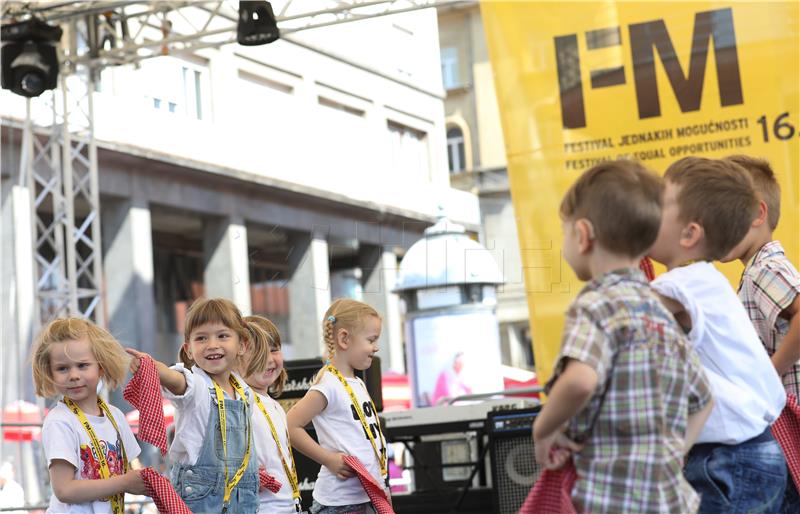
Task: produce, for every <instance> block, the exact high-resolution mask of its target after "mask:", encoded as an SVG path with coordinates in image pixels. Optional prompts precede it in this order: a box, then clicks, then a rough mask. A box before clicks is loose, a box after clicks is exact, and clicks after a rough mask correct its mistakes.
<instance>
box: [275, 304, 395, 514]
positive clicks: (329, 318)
mask: <svg viewBox="0 0 800 514" xmlns="http://www.w3.org/2000/svg"><path fill="white" fill-rule="evenodd" d="M322 328H323V332H324V340H325V346H326V347H327V350H328V361H327V364H326V366H325V367H323V368H322V369H321V370H320V371H319V373H318V374H317V377H316V379H315V381H314V383H315V385H313V386H312V387H311V389H310V390H309V391H308V393H306V395H305V396H304V397H303V399H302V400H300V401H299V402H297V404H295V405H294V407H292V409H291V410H290V411H289V415H288V422H289V436H290V437H291V438H292V445H293V446H294V447H295V448H297V449H298V450H299V451H300V452H302V453H303V454H305V455H307V456H309V457H310V458H312V459H314V460H315V461H317V462H318V463H320V464H321V465H322V468H321V469H320V471H319V476H318V477H317V482H316V484H315V485H314V493H313V497H314V502H313V505H312V506H311V513H312V514H332V513H337V512H348V513H351V512H352V513H359V514H362V513H371V512H374V507H373V506H372V504H371V503H370V501H369V497H368V496H367V494H366V493H365V492H364V489H363V488H362V486H361V484H360V482H359V480H358V478H356V477H355V476H354V475H353V470H352V469H351V468H350V467H349V466H347V465H346V464H345V463H344V461H343V457H344V456H345V455H353V456H355V457H357V458H358V459H359V460H361V462H362V463H364V466H365V467H366V468H367V469H368V470H369V472H370V473H371V474H372V476H373V477H374V478H375V480H377V481H378V483H386V482H387V481H388V471H387V463H386V441H385V440H384V438H383V433H382V432H381V428H380V422H379V421H378V413H377V412H375V406H374V405H373V403H372V399H371V398H370V396H369V393H367V388H366V386H365V385H364V382H362V381H361V380H360V379H359V378H356V376H355V372H356V370H364V369H367V368H369V367H370V365H371V364H372V356H373V355H375V353H377V351H378V338H379V337H380V335H381V317H380V315H379V314H378V313H377V312H376V311H375V309H373V308H372V307H370V306H369V305H367V304H365V303H362V302H358V301H356V300H349V299H339V300H336V301H334V302H333V304H331V306H330V307H329V308H328V312H326V313H325V318H324V319H323V321H322ZM311 421H313V422H314V429H315V430H316V432H317V436H318V438H319V444H317V443H316V442H314V440H313V439H312V438H311V436H310V435H308V433H307V432H306V431H305V428H304V427H305V426H306V425H308V423H309V422H311ZM386 494H387V496H388V495H389V490H388V487H386Z"/></svg>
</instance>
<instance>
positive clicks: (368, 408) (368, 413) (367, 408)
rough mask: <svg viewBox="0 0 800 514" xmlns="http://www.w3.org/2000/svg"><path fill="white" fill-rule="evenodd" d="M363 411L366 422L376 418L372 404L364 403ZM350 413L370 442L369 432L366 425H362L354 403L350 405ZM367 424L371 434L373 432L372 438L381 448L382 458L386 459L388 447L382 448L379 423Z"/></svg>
mask: <svg viewBox="0 0 800 514" xmlns="http://www.w3.org/2000/svg"><path fill="white" fill-rule="evenodd" d="M361 409H362V412H363V413H364V419H365V420H366V421H369V418H374V417H376V416H375V412H373V410H372V404H370V402H364V403H363V404H362V405H361ZM350 412H351V413H352V414H353V419H354V420H355V421H356V423H358V426H360V427H361V431H362V432H363V433H364V438H365V439H366V440H367V441H369V440H370V438H369V435H368V434H367V431H366V430H365V429H364V425H362V424H361V418H359V417H358V412H357V411H356V408H355V406H354V405H353V404H352V403H351V404H350ZM367 424H368V426H369V429H370V432H372V438H373V439H374V440H375V445H377V446H379V447H380V453H381V458H385V455H386V447H384V446H381V439H380V436H379V435H378V434H379V432H378V423H377V421H376V422H375V423H367ZM370 444H371V443H370Z"/></svg>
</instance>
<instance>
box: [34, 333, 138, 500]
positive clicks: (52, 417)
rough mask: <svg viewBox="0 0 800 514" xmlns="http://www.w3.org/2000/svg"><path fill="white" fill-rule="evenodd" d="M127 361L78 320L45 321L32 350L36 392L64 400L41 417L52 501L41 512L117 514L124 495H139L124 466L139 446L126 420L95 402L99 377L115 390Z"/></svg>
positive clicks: (107, 338)
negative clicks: (47, 322) (57, 395)
mask: <svg viewBox="0 0 800 514" xmlns="http://www.w3.org/2000/svg"><path fill="white" fill-rule="evenodd" d="M126 360H127V357H126V355H125V353H124V352H123V351H122V347H121V346H120V344H119V342H118V341H117V340H116V339H114V337H113V336H112V335H111V334H109V333H108V332H106V331H105V330H103V329H102V328H100V327H98V326H97V325H95V324H93V323H91V322H89V321H86V320H84V319H79V318H61V319H56V320H54V321H52V322H51V323H50V324H48V325H47V327H45V328H44V330H42V332H41V333H40V334H39V336H38V338H37V340H36V344H35V348H34V350H33V380H34V383H35V385H36V394H37V395H39V396H43V397H52V396H55V395H56V394H60V395H63V398H61V400H60V401H59V402H58V403H57V404H56V406H55V407H53V409H52V410H51V411H50V412H49V413H48V414H47V417H45V420H44V426H43V427H42V446H43V449H44V454H45V459H46V460H47V463H48V467H49V469H50V484H51V485H52V488H53V496H51V497H50V506H49V508H48V509H47V512H52V513H56V512H59V513H61V512H93V513H113V514H122V513H123V508H124V503H125V493H131V494H146V491H145V485H144V481H143V480H142V478H141V476H140V475H139V472H138V471H134V470H130V469H129V468H128V465H129V462H130V461H131V460H132V459H135V458H136V457H137V456H138V455H139V451H140V450H139V445H138V444H137V442H136V439H135V438H134V436H133V432H132V431H131V428H130V426H128V423H127V421H126V420H125V416H124V415H123V414H122V412H120V410H119V409H117V408H116V407H114V406H109V405H107V404H106V403H105V402H104V401H103V400H102V399H101V398H99V397H98V396H97V385H98V383H99V382H100V380H101V379H103V381H104V383H105V384H106V385H107V386H109V387H110V388H111V389H115V388H116V387H117V386H118V385H119V384H120V382H122V380H123V379H124V378H125V364H126Z"/></svg>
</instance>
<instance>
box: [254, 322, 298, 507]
mask: <svg viewBox="0 0 800 514" xmlns="http://www.w3.org/2000/svg"><path fill="white" fill-rule="evenodd" d="M244 320H245V322H246V323H247V324H248V326H249V327H250V328H251V329H252V330H253V331H254V333H260V335H262V336H263V337H254V344H253V345H251V347H250V348H248V351H247V352H246V353H245V355H244V358H243V359H242V364H243V366H242V367H244V366H246V365H248V364H249V363H250V356H251V354H252V353H253V350H254V348H252V347H253V346H255V345H257V344H263V345H265V346H267V347H268V348H269V350H270V359H269V362H268V363H267V366H266V368H265V369H261V370H254V371H253V372H252V373H249V374H247V375H246V376H245V377H244V379H245V382H247V384H248V385H249V386H250V388H251V389H252V390H253V391H254V392H255V393H256V394H255V395H254V397H253V399H254V400H255V404H256V408H255V409H253V440H254V443H255V446H256V449H257V450H258V451H257V454H258V463H259V466H260V467H262V466H263V467H264V468H266V471H267V473H269V474H270V475H272V476H274V477H275V478H276V479H277V480H278V481H279V482H280V483H281V484H282V485H283V487H281V489H280V490H279V491H278V492H277V493H272V492H270V491H269V490H262V491H261V497H260V500H261V503H260V507H259V512H268V513H280V514H286V513H287V512H293V511H297V512H300V489H299V486H298V483H297V469H296V467H295V464H294V456H293V455H292V447H291V444H290V443H289V432H288V429H287V426H286V412H285V411H284V410H283V407H281V405H280V404H279V403H278V402H276V401H275V400H274V398H275V397H277V396H279V395H280V394H281V392H283V386H284V384H285V383H286V370H285V369H283V354H282V353H281V335H280V333H279V332H278V328H277V327H276V326H275V325H274V324H273V323H272V322H271V321H270V320H268V319H267V318H263V317H261V316H248V317H246V318H245V319H244ZM243 372H244V371H243Z"/></svg>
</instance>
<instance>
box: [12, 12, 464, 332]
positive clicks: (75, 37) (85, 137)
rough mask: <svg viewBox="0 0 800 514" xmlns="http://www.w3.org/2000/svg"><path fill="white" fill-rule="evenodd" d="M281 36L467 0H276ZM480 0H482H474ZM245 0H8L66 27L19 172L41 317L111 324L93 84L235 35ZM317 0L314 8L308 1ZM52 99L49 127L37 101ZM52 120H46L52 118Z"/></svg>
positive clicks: (20, 15) (17, 15) (37, 318)
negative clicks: (103, 74) (55, 77)
mask: <svg viewBox="0 0 800 514" xmlns="http://www.w3.org/2000/svg"><path fill="white" fill-rule="evenodd" d="M272 3H273V5H274V6H275V10H276V18H277V21H278V25H279V27H280V30H281V34H282V35H283V36H285V35H288V34H291V33H293V32H297V31H301V30H308V29H312V28H318V27H327V26H331V25H337V24H341V23H348V22H352V21H357V20H364V19H369V18H375V17H378V16H386V15H391V14H397V13H402V12H409V11H415V10H418V9H425V8H430V7H442V6H450V5H454V4H463V3H469V2H465V1H464V0H361V1H359V0H353V1H344V0H319V1H316V2H312V1H309V0H287V1H284V2H278V1H276V2H272ZM472 3H474V2H472ZM237 6H238V2H235V1H231V0H223V1H213V2H207V1H199V2H188V1H163V0H157V1H78V2H64V1H41V2H22V1H13V0H12V1H6V2H4V3H3V5H2V21H3V23H10V22H14V21H20V20H23V19H25V18H27V17H29V16H37V17H39V18H41V19H43V20H45V21H47V22H49V23H51V24H60V25H61V26H62V28H64V29H65V30H64V37H63V38H62V41H61V46H60V59H59V60H60V62H61V78H60V89H59V90H56V91H53V92H47V93H46V94H45V95H43V96H42V97H40V98H38V99H33V100H28V116H27V119H26V122H25V125H24V131H23V152H22V156H23V162H22V163H21V172H23V173H25V176H26V177H27V184H28V189H29V192H30V195H31V204H32V206H33V207H32V210H33V212H32V220H33V227H32V230H33V241H34V249H33V251H34V260H35V266H34V268H35V269H34V273H35V277H34V278H35V282H36V293H35V301H36V306H35V308H34V313H35V314H34V320H33V324H34V326H35V327H36V326H40V325H41V324H43V323H46V322H47V321H48V320H50V319H52V318H54V317H56V316H65V315H74V316H82V317H87V318H90V319H92V320H93V321H95V322H97V323H98V324H100V325H104V324H105V313H104V309H103V302H102V294H103V272H102V240H101V234H100V202H99V191H98V174H97V173H98V170H97V149H96V145H95V140H94V122H93V112H92V107H93V106H92V93H93V92H94V90H95V81H96V80H97V79H98V76H99V73H100V71H101V70H102V69H103V68H105V67H108V66H119V65H125V64H134V65H135V64H136V63H138V62H141V61H142V60H145V59H150V58H153V57H159V56H162V55H173V56H175V55H185V54H192V53H195V52H197V51H198V50H200V49H203V48H217V47H220V46H223V45H227V44H229V43H233V42H235V41H236V24H237V21H238V9H237ZM310 7H314V10H308V9H309V8H310ZM40 102H42V103H44V104H45V105H49V106H50V108H51V109H52V121H51V124H50V126H49V133H47V134H46V135H45V136H42V135H41V132H42V131H41V130H40V129H39V128H36V127H35V126H34V122H33V121H32V117H31V110H32V105H31V104H36V103H40ZM44 128H46V129H47V128H48V127H46V126H45V127H44Z"/></svg>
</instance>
